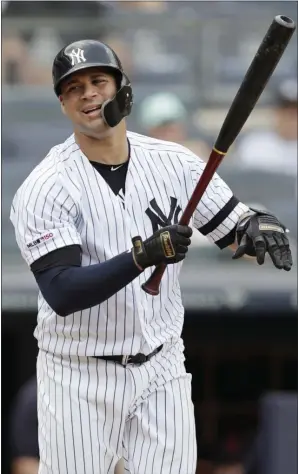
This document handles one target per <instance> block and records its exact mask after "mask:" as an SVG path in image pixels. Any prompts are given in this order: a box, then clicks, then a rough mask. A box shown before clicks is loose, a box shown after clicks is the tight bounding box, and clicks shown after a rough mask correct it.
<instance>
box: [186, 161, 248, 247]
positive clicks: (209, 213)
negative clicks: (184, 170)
mask: <svg viewBox="0 0 298 474" xmlns="http://www.w3.org/2000/svg"><path fill="white" fill-rule="evenodd" d="M189 164H190V172H191V180H192V186H193V189H194V187H195V186H196V184H197V183H198V181H199V179H200V176H201V175H202V172H203V170H204V168H205V165H206V164H205V162H204V161H203V160H202V159H200V158H199V157H197V156H195V155H193V156H192V157H191V158H190V159H189ZM248 210H249V208H248V206H246V205H245V204H244V203H242V202H240V201H239V199H237V197H236V196H234V194H233V192H232V190H231V189H230V188H229V186H228V185H227V183H225V181H224V180H223V179H222V178H221V177H220V176H219V175H218V174H217V173H215V174H214V176H213V178H212V180H211V182H210V183H209V185H208V187H207V189H206V191H205V193H204V194H203V196H202V199H201V200H200V202H199V204H198V206H197V208H196V211H195V213H194V227H195V228H196V229H198V230H199V232H200V233H201V234H202V235H205V236H207V237H208V239H209V240H210V241H211V242H213V243H215V244H216V245H217V246H218V247H219V248H220V249H223V248H225V247H228V246H229V245H231V244H232V243H234V241H235V229H236V224H237V222H238V220H239V217H240V216H241V215H242V214H243V213H244V212H246V211H248Z"/></svg>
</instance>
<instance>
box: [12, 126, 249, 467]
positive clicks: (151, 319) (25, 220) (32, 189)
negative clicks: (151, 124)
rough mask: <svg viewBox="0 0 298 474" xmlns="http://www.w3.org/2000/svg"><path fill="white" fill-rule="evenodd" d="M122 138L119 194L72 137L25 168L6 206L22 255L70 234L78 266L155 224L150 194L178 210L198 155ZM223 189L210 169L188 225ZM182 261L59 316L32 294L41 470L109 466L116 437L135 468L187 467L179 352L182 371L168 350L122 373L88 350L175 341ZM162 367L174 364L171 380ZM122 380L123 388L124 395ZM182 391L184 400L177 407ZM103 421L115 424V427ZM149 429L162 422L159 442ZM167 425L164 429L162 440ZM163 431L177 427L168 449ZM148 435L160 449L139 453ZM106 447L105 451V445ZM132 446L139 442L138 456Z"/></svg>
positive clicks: (236, 212) (130, 350)
mask: <svg viewBox="0 0 298 474" xmlns="http://www.w3.org/2000/svg"><path fill="white" fill-rule="evenodd" d="M128 139H129V141H130V146H131V157H130V161H129V165H128V171H127V177H126V183H125V196H124V202H123V199H120V198H119V197H118V196H115V194H114V193H113V192H112V190H111V189H110V187H109V185H108V184H107V183H106V181H105V180H104V179H103V178H102V177H101V175H100V174H99V173H98V172H97V171H96V170H95V169H94V167H93V166H92V165H91V164H90V162H89V160H88V159H87V158H86V157H85V156H84V155H83V154H82V153H81V151H80V150H79V149H78V146H77V145H76V143H75V141H74V137H73V136H71V137H70V138H69V139H68V140H66V142H65V143H64V144H62V145H58V146H56V147H54V148H53V149H52V150H51V151H50V153H49V155H48V156H47V157H46V158H45V159H44V160H43V161H42V162H41V163H40V164H39V165H38V166H37V167H36V168H35V169H34V170H33V172H32V173H31V174H30V175H29V177H28V178H27V179H26V181H25V182H24V183H23V185H22V186H21V187H20V189H19V190H18V192H17V194H16V196H15V198H14V201H13V204H12V209H11V220H12V222H13V224H14V226H15V231H16V239H17V243H18V245H19V247H20V250H21V253H22V255H23V258H24V259H25V260H26V262H27V263H28V265H30V264H31V263H32V262H34V261H35V260H37V259H38V258H40V257H41V256H43V255H45V254H47V253H48V252H51V251H52V250H55V249H57V248H61V247H64V246H67V245H71V244H79V245H80V246H81V248H82V265H84V266H85V265H91V264H95V263H98V262H104V261H106V260H108V259H110V258H112V257H114V256H116V255H118V254H119V253H121V252H124V251H126V250H128V249H130V248H131V238H132V237H133V236H135V235H141V236H142V237H143V238H144V239H145V238H147V237H149V236H150V235H151V234H152V232H153V230H152V223H151V221H150V218H149V217H148V215H147V214H146V212H145V211H146V210H147V209H148V207H149V205H151V204H150V203H151V201H152V200H153V199H155V202H156V205H157V206H158V207H159V208H160V210H161V211H162V212H163V214H164V215H165V216H168V214H169V209H170V203H171V199H173V198H174V199H176V200H177V206H180V208H181V209H184V208H185V206H186V204H187V202H188V200H189V197H190V195H191V193H192V191H193V189H194V186H195V185H196V183H197V181H198V179H199V176H200V175H201V173H202V170H203V168H204V166H205V164H204V162H203V161H202V160H200V159H199V158H198V157H196V156H195V155H193V154H192V153H191V152H190V151H189V150H187V149H185V148H184V147H182V146H179V145H176V144H173V143H167V142H162V141H160V140H154V139H150V138H148V137H144V136H141V135H138V134H135V133H131V132H129V133H128ZM231 197H232V191H231V190H230V189H229V187H228V186H227V185H226V183H224V182H223V181H222V180H221V179H220V177H219V176H218V175H215V177H214V178H213V180H212V182H211V183H210V185H209V186H208V188H207V190H206V192H205V194H204V196H203V198H202V200H201V202H200V204H199V205H198V208H197V210H196V212H195V215H194V217H193V221H192V223H191V224H192V225H194V226H195V227H197V228H200V227H202V226H204V225H206V224H207V223H208V222H209V221H210V220H211V219H212V218H213V217H214V216H215V215H216V214H218V212H220V210H221V209H222V208H223V207H224V206H225V205H226V204H227V202H228V201H229V200H230V199H231ZM246 209H247V207H246V206H245V205H244V204H241V203H239V204H238V205H237V206H236V207H235V208H234V209H233V210H232V211H231V213H230V215H229V216H228V217H227V218H226V219H225V220H224V222H221V223H220V224H219V225H218V226H217V228H215V229H214V230H213V231H212V232H211V233H210V234H209V235H208V237H209V238H210V240H211V241H213V242H216V241H218V240H220V239H221V238H222V237H224V236H226V235H227V234H228V233H229V232H230V230H231V229H232V228H233V227H234V226H235V224H236V222H237V220H238V218H239V216H240V215H241V214H242V213H243V212H244V211H245V210H246ZM44 236H47V238H46V239H45V240H42V241H41V240H39V241H38V239H42V238H43V237H44ZM49 236H50V237H49ZM28 244H29V246H28ZM181 266H182V264H181V263H179V264H176V265H170V266H168V267H167V270H166V272H165V275H164V278H163V280H162V283H161V289H160V295H159V296H158V297H152V296H150V295H148V294H146V293H144V292H143V291H141V290H140V287H141V284H142V283H143V282H144V281H145V280H146V279H147V278H148V277H149V276H150V275H151V272H152V269H146V270H145V271H144V272H143V273H142V274H141V275H140V277H138V278H136V279H135V280H134V281H133V282H132V283H130V284H129V285H127V286H126V287H125V288H123V289H122V290H121V291H119V292H118V293H117V294H115V295H114V296H112V297H111V298H109V299H108V300H107V301H105V302H104V303H102V304H100V305H98V306H94V307H92V308H89V309H86V310H84V311H78V312H76V313H74V314H71V315H69V316H67V317H65V318H62V317H60V316H58V315H57V314H56V313H55V312H54V311H53V310H52V309H51V308H50V307H49V305H48V304H47V303H46V301H45V300H44V299H43V297H42V295H41V294H39V302H38V321H37V327H36V329H35V332H34V335H35V337H36V338H37V340H38V345H39V348H40V349H41V353H40V356H39V368H38V373H39V376H38V377H39V380H38V382H39V420H40V447H41V453H42V454H41V455H42V466H43V467H42V471H41V472H42V474H46V473H50V472H51V473H53V474H60V473H62V474H65V473H68V472H69V473H73V472H77V474H97V473H99V474H108V472H110V470H111V469H112V468H113V465H114V464H115V462H116V459H117V456H119V455H120V454H122V452H121V449H120V446H121V443H122V437H123V436H122V435H124V438H123V440H124V442H125V443H126V457H127V465H126V467H127V466H128V465H129V469H130V472H131V473H137V474H142V472H144V474H147V473H149V472H151V471H152V469H153V471H152V472H154V473H155V472H162V473H163V472H164V473H168V472H175V473H176V472H177V473H178V472H181V473H182V474H193V472H194V465H195V458H196V454H195V450H194V447H193V443H191V442H187V444H186V445H185V449H184V448H183V449H182V451H181V452H180V446H181V443H182V441H183V442H184V441H185V437H184V435H183V436H182V438H181V439H180V438H179V436H180V435H181V426H182V425H183V426H184V425H185V430H186V431H187V432H191V435H190V438H191V439H192V440H194V438H195V435H194V428H193V414H192V405H191V400H190V388H189V386H188V385H189V384H188V380H189V379H188V378H187V376H185V373H184V372H183V371H182V368H181V362H180V361H178V366H179V367H180V372H179V373H178V372H177V373H176V375H175V370H176V369H175V368H174V366H171V367H168V369H166V366H167V358H168V356H166V355H165V352H164V351H163V355H158V356H157V357H156V358H154V360H153V361H152V362H150V364H149V365H147V364H145V366H144V367H142V368H135V369H127V371H125V370H124V369H123V368H121V367H119V366H117V367H115V366H114V364H104V363H102V362H96V363H95V362H94V360H93V359H89V358H88V356H93V355H111V354H114V355H121V354H136V353H138V352H143V353H145V354H148V353H150V352H152V351H153V350H154V349H155V348H156V347H158V346H159V345H161V344H167V343H170V344H176V343H178V342H179V341H180V335H181V331H182V325H183V317H184V309H183V305H182V301H181V295H180V287H179V280H178V278H179V273H180V270H181ZM46 354H47V355H46ZM86 357H87V358H86ZM67 361H68V363H67ZM158 361H159V363H160V364H161V367H163V369H164V372H163V373H161V372H160V370H161V369H160V368H159V367H158ZM42 362H43V365H42ZM67 364H69V365H67ZM148 368H150V370H153V369H155V370H156V372H158V371H159V372H160V375H159V376H158V377H156V380H155V381H154V379H153V378H152V374H151V375H148V374H147V375H146V370H149V369H148ZM150 370H149V372H150ZM183 370H184V369H183ZM105 371H106V372H105ZM120 374H121V375H120ZM124 374H126V375H125V376H124ZM128 374H129V375H128ZM132 374H134V375H133V376H134V377H135V380H134V383H135V386H136V390H137V389H139V387H142V391H143V392H142V393H140V394H138V396H137V397H136V400H143V404H140V406H136V405H134V404H133V403H132V401H131V400H128V399H127V398H126V397H127V396H128V393H129V390H130V389H131V386H130V382H129V383H128V382H127V380H128V379H129V380H130V379H131V377H132ZM138 374H139V375H138ZM166 374H168V376H169V374H172V375H171V376H170V377H169V378H168V380H166V377H167V376H166ZM139 377H141V378H142V381H141V379H140V378H139ZM105 380H106V381H108V382H109V385H108V386H107V393H106V395H104V394H103V393H102V387H103V385H104V383H105ZM161 381H163V383H162V384H161ZM184 384H186V385H187V386H184ZM157 386H158V388H157ZM119 387H120V388H121V390H126V392H125V400H124V399H123V397H122V393H124V392H123V391H122V392H121V391H119V390H120V388H119ZM127 387H130V388H129V389H128V388H127ZM127 390H128V391H127ZM146 390H147V392H146ZM180 391H181V392H182V391H183V394H184V395H183V396H184V397H186V400H188V403H187V405H186V404H182V406H181V407H180V408H178V405H179V403H180V398H179V396H180V395H179V393H180ZM120 393H121V396H120ZM145 393H146V394H145ZM116 394H117V395H116ZM103 397H104V398H103ZM96 401H97V402H98V405H97V408H96ZM70 403H71V404H70ZM105 403H106V404H109V410H110V411H109V414H107V413H106V414H105V410H107V405H105ZM122 403H123V407H122ZM163 403H164V404H165V405H164V409H166V410H169V416H167V417H166V418H163V413H164V412H163V411H160V410H159V405H160V404H163ZM131 406H135V408H134V411H133V412H131V420H130V421H128V422H127V423H126V424H125V425H124V419H123V413H124V412H128V411H129V410H131ZM74 407H76V408H74ZM78 407H79V408H80V409H79V410H78ZM155 409H156V410H157V412H158V417H157V421H156V422H155V421H153V418H152V412H154V410H155ZM119 412H120V413H121V416H120V415H119ZM174 415H175V416H174ZM94 417H99V420H100V419H101V418H102V417H105V418H104V419H105V425H104V426H102V424H101V421H102V420H101V421H99V424H98V422H97V419H96V418H94ZM149 418H150V421H148V420H149ZM88 420H89V422H88ZM146 420H147V421H146ZM173 420H176V421H173ZM187 420H189V421H187ZM62 422H63V423H64V425H63V424H61V423H62ZM88 423H89V424H88ZM117 423H118V425H117ZM119 423H120V424H121V426H120V425H119ZM166 423H167V424H168V425H167V426H166ZM171 423H172V426H171ZM111 424H114V427H113V430H112V426H111ZM89 425H90V429H89V428H88V429H89V432H90V434H88V433H89V432H88V429H87V426H89ZM116 425H117V427H116ZM162 426H163V428H162ZM178 426H180V431H179V430H178V428H177V427H178ZM107 430H108V431H107ZM114 430H115V432H114ZM128 430H129V431H130V433H131V438H129V437H128V432H129V431H128ZM138 430H141V431H138ZM154 430H158V433H159V439H158V442H157V439H156V437H154ZM106 433H109V436H110V438H109V437H108V438H107V434H106ZM166 433H168V434H169V436H168V437H167V439H165V435H166ZM170 433H176V435H177V438H176V444H175V447H174V446H173V443H174V440H173V437H172V436H171V435H170ZM115 437H117V440H116V438H115ZM148 438H149V440H150V443H149V444H150V446H151V448H150V449H152V450H155V451H154V452H156V455H155V458H154V456H153V458H151V455H148V460H147V462H146V461H145V458H144V456H143V453H142V450H144V449H145V448H144V447H143V448H140V447H139V446H137V447H136V448H134V447H133V443H134V441H133V440H134V439H136V440H137V442H140V443H141V445H143V446H145V444H146V443H145V442H144V443H143V442H142V439H145V440H146V439H148ZM73 446H74V447H73ZM104 449H106V453H105V454H102V453H103V450H104ZM140 449H141V451H140ZM90 450H92V452H91V451H90ZM163 450H164V451H163ZM186 450H187V451H189V454H187V452H186ZM132 451H135V455H134V456H133V455H132ZM54 452H55V453H56V457H55V455H54V456H53V453H54ZM71 452H72V453H73V454H71ZM147 454H148V453H147ZM171 455H173V456H174V457H173V465H175V466H176V467H175V469H174V468H173V470H172V471H170V469H172V468H170V467H169V464H170V463H171V462H172V461H170V459H171ZM154 459H156V460H154ZM179 459H180V460H182V461H181V467H179V466H178V467H177V465H178V464H177V463H178V462H179ZM83 460H84V462H83ZM157 460H158V461H157ZM152 463H153V464H152ZM158 463H161V464H158ZM49 466H52V467H51V468H50V467H49ZM96 466H97V467H96ZM98 466H100V468H99V470H98ZM150 466H151V467H150ZM159 469H162V471H161V470H159ZM179 469H180V470H179ZM142 470H143V471H142ZM111 472H112V471H111Z"/></svg>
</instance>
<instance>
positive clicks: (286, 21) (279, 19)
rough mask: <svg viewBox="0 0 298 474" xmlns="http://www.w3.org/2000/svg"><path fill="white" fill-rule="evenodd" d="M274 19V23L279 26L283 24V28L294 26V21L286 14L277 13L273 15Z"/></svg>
mask: <svg viewBox="0 0 298 474" xmlns="http://www.w3.org/2000/svg"><path fill="white" fill-rule="evenodd" d="M275 21H276V23H278V24H279V25H281V26H284V27H285V28H291V29H295V28H296V25H295V22H294V21H293V20H292V19H291V18H289V17H288V16H285V15H277V16H276V17H275Z"/></svg>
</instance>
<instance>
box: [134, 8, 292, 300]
mask: <svg viewBox="0 0 298 474" xmlns="http://www.w3.org/2000/svg"><path fill="white" fill-rule="evenodd" d="M295 29H296V25H295V23H294V21H293V20H291V18H288V17H286V16H284V15H277V16H276V17H275V18H274V19H273V21H272V23H271V25H270V27H269V29H268V31H267V33H266V35H265V36H264V38H263V40H262V42H261V44H260V46H259V49H258V51H257V52H256V54H255V56H254V58H253V60H252V62H251V64H250V66H249V68H248V70H247V72H246V74H245V76H244V78H243V81H242V83H241V85H240V87H239V90H238V92H237V94H236V96H235V98H234V100H233V102H232V105H231V107H230V109H229V111H228V113H227V116H226V118H225V120H224V122H223V125H222V127H221V129H220V132H219V134H218V137H217V139H216V141H215V144H214V146H213V149H212V151H211V154H210V156H209V158H208V162H207V164H206V166H205V168H204V171H203V173H202V175H201V177H200V179H199V182H198V183H197V185H196V187H195V189H194V191H193V193H192V195H191V197H190V200H189V202H188V204H187V206H186V208H185V210H184V212H183V214H182V216H181V219H180V221H179V224H181V225H188V223H189V221H190V219H191V216H192V215H193V213H194V211H195V209H196V207H197V205H198V203H199V201H200V199H201V198H202V196H203V194H204V192H205V190H206V188H207V186H208V184H209V183H210V181H211V179H212V177H213V175H214V173H215V171H216V169H217V168H218V166H219V165H220V163H221V162H222V160H223V158H224V157H225V155H226V154H227V152H228V149H229V148H230V146H231V145H232V143H233V142H234V141H235V139H236V137H237V136H238V134H239V132H240V131H241V129H242V127H243V125H244V124H245V122H246V120H247V119H248V117H249V115H250V113H251V112H252V110H253V108H254V107H255V105H256V103H257V101H258V99H259V97H260V95H261V94H262V92H263V90H264V88H265V86H266V84H267V82H268V80H269V79H270V77H271V75H272V73H273V71H274V70H275V68H276V66H277V64H278V62H279V60H280V59H281V57H282V55H283V53H284V51H285V49H286V47H287V45H288V43H289V41H290V39H291V37H292V35H293V33H294V31H295ZM165 269H166V264H160V265H158V266H157V267H156V268H155V269H154V271H153V273H152V275H151V277H150V278H149V279H148V280H147V281H146V282H145V283H143V285H142V288H143V290H144V291H145V292H146V293H148V294H150V295H158V294H159V286H160V282H161V279H162V276H163V274H164V271H165Z"/></svg>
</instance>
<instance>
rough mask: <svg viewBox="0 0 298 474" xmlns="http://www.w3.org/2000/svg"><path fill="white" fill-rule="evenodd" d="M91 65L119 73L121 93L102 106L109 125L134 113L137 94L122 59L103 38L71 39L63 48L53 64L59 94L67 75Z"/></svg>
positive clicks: (117, 76) (56, 90)
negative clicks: (133, 106) (124, 69)
mask: <svg viewBox="0 0 298 474" xmlns="http://www.w3.org/2000/svg"><path fill="white" fill-rule="evenodd" d="M91 67H103V68H107V69H108V70H109V72H111V73H112V74H113V75H114V76H115V79H116V83H117V93H116V95H115V97H113V99H110V100H107V101H106V102H104V103H103V104H102V107H101V113H102V116H103V119H104V120H105V122H106V123H107V125H109V126H110V127H115V126H116V125H117V124H118V123H119V122H120V121H121V120H122V119H123V118H124V117H126V116H127V115H129V114H130V111H131V108H132V104H133V94H132V88H131V84H130V80H129V79H128V77H127V76H126V74H125V73H124V71H123V67H122V64H121V62H120V59H119V58H118V56H117V55H116V53H115V52H114V51H113V50H112V49H111V48H110V47H109V46H108V45H106V44H104V43H101V42H100V41H94V40H82V41H76V42H74V43H71V44H69V45H68V46H65V47H64V48H63V49H62V50H61V51H59V53H58V54H57V56H56V57H55V59H54V62H53V68H52V76H53V83H54V91H55V93H56V95H57V96H59V95H60V93H61V83H62V81H63V80H64V79H66V78H67V77H69V76H70V75H71V74H73V73H74V72H76V71H80V70H82V69H87V68H91Z"/></svg>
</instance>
